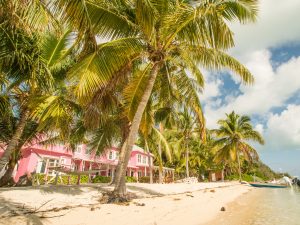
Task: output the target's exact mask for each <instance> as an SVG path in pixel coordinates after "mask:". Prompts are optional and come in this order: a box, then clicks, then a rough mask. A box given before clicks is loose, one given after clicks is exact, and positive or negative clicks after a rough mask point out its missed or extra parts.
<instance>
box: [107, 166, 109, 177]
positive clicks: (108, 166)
mask: <svg viewBox="0 0 300 225" xmlns="http://www.w3.org/2000/svg"><path fill="white" fill-rule="evenodd" d="M108 171H109V164H107V165H106V176H107V177H108Z"/></svg>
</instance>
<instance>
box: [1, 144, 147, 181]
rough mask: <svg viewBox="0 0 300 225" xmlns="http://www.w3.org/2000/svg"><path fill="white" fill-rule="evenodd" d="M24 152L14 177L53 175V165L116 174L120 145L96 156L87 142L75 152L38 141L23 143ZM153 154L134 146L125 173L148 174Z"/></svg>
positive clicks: (138, 175) (104, 174)
mask: <svg viewBox="0 0 300 225" xmlns="http://www.w3.org/2000/svg"><path fill="white" fill-rule="evenodd" d="M1 151H2V152H1ZM2 154H3V150H0V157H1V155H2ZM22 156H23V157H22V159H20V161H19V162H18V165H17V166H16V168H15V173H14V178H15V181H18V180H19V177H20V176H23V175H25V174H26V173H32V172H36V173H42V174H48V176H54V175H55V171H54V170H53V167H61V168H64V169H65V170H69V171H88V170H89V171H91V170H93V171H95V174H99V175H101V176H111V177H113V176H114V174H115V171H116V166H117V164H118V157H119V149H117V148H110V149H107V151H105V152H104V153H103V154H102V155H100V156H96V155H95V153H93V152H92V153H89V152H88V151H87V147H86V145H79V146H78V147H77V148H76V150H75V152H72V151H71V150H70V149H68V148H66V147H65V146H63V145H55V146H51V147H45V146H42V145H38V144H37V145H33V146H30V147H24V148H23V149H22ZM150 156H151V160H149V157H148V154H147V153H146V152H145V151H144V150H143V149H142V148H140V147H138V146H134V147H133V150H132V153H131V158H130V160H129V163H128V167H127V171H126V175H127V176H132V177H136V178H139V177H143V176H149V174H150V170H149V164H150V163H151V165H152V164H153V155H152V154H150Z"/></svg>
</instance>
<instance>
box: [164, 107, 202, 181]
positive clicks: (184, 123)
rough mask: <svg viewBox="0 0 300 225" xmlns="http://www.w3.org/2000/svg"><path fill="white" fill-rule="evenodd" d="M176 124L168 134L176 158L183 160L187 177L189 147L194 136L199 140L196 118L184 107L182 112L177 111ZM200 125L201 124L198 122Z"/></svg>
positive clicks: (188, 174) (188, 173)
mask: <svg viewBox="0 0 300 225" xmlns="http://www.w3.org/2000/svg"><path fill="white" fill-rule="evenodd" d="M178 117H179V119H178V124H177V125H176V126H175V127H173V129H172V130H169V131H167V132H169V134H168V136H170V138H171V142H172V145H173V146H174V147H173V149H174V151H175V154H176V155H177V156H178V157H177V158H178V159H183V158H184V159H185V160H184V167H185V175H186V177H187V178H188V177H189V176H190V172H189V156H190V149H191V148H192V145H193V142H194V140H195V139H196V138H198V139H199V141H200V140H201V138H200V137H201V135H200V132H199V129H198V127H199V126H198V127H197V124H196V122H197V120H196V119H195V117H194V115H193V114H191V112H189V111H188V109H186V108H184V110H183V111H182V112H180V113H179V116H178ZM200 125H201V124H200Z"/></svg>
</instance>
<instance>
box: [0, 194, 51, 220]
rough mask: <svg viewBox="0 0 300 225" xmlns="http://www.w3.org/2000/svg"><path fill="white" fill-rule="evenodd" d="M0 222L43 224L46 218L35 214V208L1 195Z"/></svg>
mask: <svg viewBox="0 0 300 225" xmlns="http://www.w3.org/2000/svg"><path fill="white" fill-rule="evenodd" d="M0 202H1V204H0V224H2V223H1V222H4V224H16V223H17V222H18V223H21V224H27V225H43V224H44V223H43V222H45V220H44V221H43V222H42V219H41V218H40V217H39V216H37V215H35V214H33V212H34V209H31V208H29V207H27V206H25V204H23V203H16V202H11V201H8V200H6V199H4V198H1V197H0Z"/></svg>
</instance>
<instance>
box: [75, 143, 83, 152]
mask: <svg viewBox="0 0 300 225" xmlns="http://www.w3.org/2000/svg"><path fill="white" fill-rule="evenodd" d="M75 152H77V153H81V152H82V145H78V146H76V149H75Z"/></svg>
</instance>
